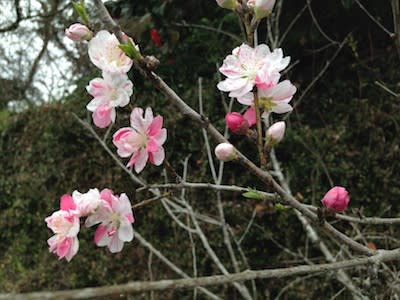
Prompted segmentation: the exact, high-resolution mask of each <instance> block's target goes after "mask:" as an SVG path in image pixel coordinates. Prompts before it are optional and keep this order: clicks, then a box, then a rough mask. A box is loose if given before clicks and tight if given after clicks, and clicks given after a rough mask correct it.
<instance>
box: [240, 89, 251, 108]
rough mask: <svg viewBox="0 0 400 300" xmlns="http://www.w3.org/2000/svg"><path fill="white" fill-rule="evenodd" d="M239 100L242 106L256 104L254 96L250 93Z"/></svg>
mask: <svg viewBox="0 0 400 300" xmlns="http://www.w3.org/2000/svg"><path fill="white" fill-rule="evenodd" d="M237 100H238V101H239V103H241V104H244V105H249V106H251V105H253V102H254V94H253V93H252V92H249V93H247V94H244V95H243V96H240V97H238V98H237Z"/></svg>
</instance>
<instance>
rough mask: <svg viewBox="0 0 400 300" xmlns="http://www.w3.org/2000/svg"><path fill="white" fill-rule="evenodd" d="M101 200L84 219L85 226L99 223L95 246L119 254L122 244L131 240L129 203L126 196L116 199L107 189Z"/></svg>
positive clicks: (131, 213) (131, 221)
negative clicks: (92, 212)
mask: <svg viewBox="0 0 400 300" xmlns="http://www.w3.org/2000/svg"><path fill="white" fill-rule="evenodd" d="M101 200H102V201H101V204H100V205H99V207H98V209H97V210H96V212H95V213H94V214H92V215H90V216H89V217H88V218H87V219H86V226H87V227H89V226H93V225H95V224H98V223H100V225H99V226H98V227H97V229H96V233H95V236H94V240H95V243H96V245H97V246H99V247H103V246H107V247H108V249H109V250H110V251H111V252H112V253H116V252H120V251H121V250H122V248H123V245H124V242H130V241H132V239H133V228H132V223H133V222H134V221H135V218H134V216H133V212H132V206H131V203H130V201H129V198H128V196H127V195H126V194H121V195H120V196H119V197H118V196H116V195H114V194H113V192H112V190H109V189H104V190H103V191H102V192H101Z"/></svg>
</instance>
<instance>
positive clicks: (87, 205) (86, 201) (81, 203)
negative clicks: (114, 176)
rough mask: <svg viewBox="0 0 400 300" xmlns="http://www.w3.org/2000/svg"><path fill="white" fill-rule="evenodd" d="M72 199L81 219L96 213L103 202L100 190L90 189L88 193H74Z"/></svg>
mask: <svg viewBox="0 0 400 300" xmlns="http://www.w3.org/2000/svg"><path fill="white" fill-rule="evenodd" d="M72 199H73V201H74V203H75V206H76V208H75V210H76V211H77V213H78V215H79V216H80V217H85V216H88V215H90V214H92V213H94V212H95V210H96V209H97V207H98V206H99V204H100V202H101V200H100V192H99V190H98V189H90V190H89V191H88V192H87V193H83V194H82V193H80V192H79V191H74V192H73V193H72Z"/></svg>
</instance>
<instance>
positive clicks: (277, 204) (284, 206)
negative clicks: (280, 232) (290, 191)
mask: <svg viewBox="0 0 400 300" xmlns="http://www.w3.org/2000/svg"><path fill="white" fill-rule="evenodd" d="M275 208H276V209H277V210H287V206H286V205H283V204H281V203H276V204H275Z"/></svg>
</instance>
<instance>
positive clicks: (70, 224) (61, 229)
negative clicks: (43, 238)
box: [45, 195, 80, 261]
mask: <svg viewBox="0 0 400 300" xmlns="http://www.w3.org/2000/svg"><path fill="white" fill-rule="evenodd" d="M61 202H62V206H64V207H68V208H72V206H73V205H72V204H71V202H70V198H69V197H68V195H64V201H63V200H62V201H61ZM67 203H68V204H67ZM45 222H46V223H47V227H49V228H50V229H51V230H52V231H53V233H54V235H53V236H52V237H51V238H49V239H48V240H47V243H48V245H49V250H50V252H52V253H55V254H57V255H58V257H59V258H60V259H62V258H64V257H65V259H66V260H67V261H70V260H71V259H72V257H73V256H74V255H75V254H76V253H77V252H78V249H79V241H78V237H77V235H78V233H79V227H80V226H79V217H78V215H77V214H76V212H74V211H73V210H58V211H56V212H54V213H53V214H52V215H51V216H49V217H47V218H46V219H45Z"/></svg>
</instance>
